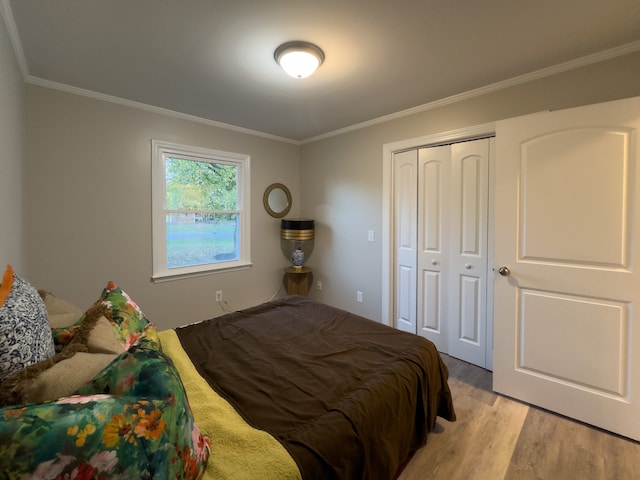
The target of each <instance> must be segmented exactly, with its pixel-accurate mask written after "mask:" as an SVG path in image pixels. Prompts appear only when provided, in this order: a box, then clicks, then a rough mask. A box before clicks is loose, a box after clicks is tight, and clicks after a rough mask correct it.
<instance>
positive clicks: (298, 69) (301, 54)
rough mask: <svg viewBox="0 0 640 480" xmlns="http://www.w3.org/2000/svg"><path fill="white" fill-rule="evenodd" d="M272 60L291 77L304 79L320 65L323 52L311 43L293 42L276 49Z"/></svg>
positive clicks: (322, 59)
mask: <svg viewBox="0 0 640 480" xmlns="http://www.w3.org/2000/svg"><path fill="white" fill-rule="evenodd" d="M273 58H275V59H276V62H277V63H278V65H280V66H281V67H282V68H283V69H284V71H285V72H287V73H288V74H289V75H291V76H292V77H295V78H305V77H308V76H309V75H311V74H312V73H313V72H315V71H316V68H318V67H319V66H320V65H321V64H322V62H323V61H324V52H323V51H322V50H321V49H320V47H318V46H316V45H314V44H313V43H309V42H303V41H295V42H287V43H283V44H282V45H280V46H279V47H278V48H276V51H275V52H274V54H273Z"/></svg>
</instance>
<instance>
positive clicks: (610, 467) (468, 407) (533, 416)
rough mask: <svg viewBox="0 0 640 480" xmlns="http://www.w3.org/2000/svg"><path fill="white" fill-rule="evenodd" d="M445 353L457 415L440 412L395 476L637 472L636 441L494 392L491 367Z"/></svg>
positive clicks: (628, 475)
mask: <svg viewBox="0 0 640 480" xmlns="http://www.w3.org/2000/svg"><path fill="white" fill-rule="evenodd" d="M442 358H443V359H444V361H445V363H446V364H447V366H448V367H449V386H450V387H451V391H452V394H453V401H454V406H455V408H456V415H457V417H458V419H457V421H455V422H447V421H446V420H442V419H441V418H438V422H437V425H436V429H435V431H434V432H432V433H431V434H429V438H428V439H427V444H426V445H425V446H424V447H423V448H421V449H420V450H418V452H416V454H415V455H414V457H413V458H412V459H411V461H410V462H409V463H408V464H407V466H406V468H405V469H404V470H403V472H402V473H401V474H400V476H399V477H398V480H427V479H433V480H458V479H460V480H573V479H576V480H578V479H579V480H636V479H640V443H638V442H634V441H631V440H628V439H626V438H623V437H619V436H616V435H613V434H611V433H608V432H605V431H602V430H599V429H596V428H593V427H590V426H588V425H585V424H582V423H580V422H576V421H573V420H571V419H568V418H566V417H562V416H559V415H556V414H553V413H550V412H548V411H545V410H541V409H539V408H536V407H531V406H529V405H527V404H524V403H521V402H518V401H515V400H513V399H510V398H507V397H504V396H502V395H497V394H495V393H493V391H492V390H491V384H492V375H491V372H489V371H487V370H484V369H482V368H478V367H476V366H474V365H470V364H468V363H466V362H462V361H460V360H457V359H455V358H452V357H449V356H447V355H442ZM629 421H635V422H637V421H640V419H637V418H636V419H629Z"/></svg>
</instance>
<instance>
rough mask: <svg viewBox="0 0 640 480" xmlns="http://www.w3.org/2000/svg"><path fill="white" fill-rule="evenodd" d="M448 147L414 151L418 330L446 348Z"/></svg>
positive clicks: (438, 345) (449, 166)
mask: <svg viewBox="0 0 640 480" xmlns="http://www.w3.org/2000/svg"><path fill="white" fill-rule="evenodd" d="M450 152H451V149H450V147H449V146H442V147H433V148H423V149H420V150H419V152H418V172H419V175H418V183H417V186H416V187H417V191H418V215H417V225H418V271H419V275H418V292H420V295H418V298H417V300H418V305H417V306H418V331H417V333H418V334H419V335H422V336H423V337H425V338H427V339H429V340H431V341H432V342H433V343H434V344H435V345H436V347H437V348H438V349H440V350H443V349H445V348H446V337H447V323H446V322H447V320H446V319H447V317H448V308H447V288H446V286H447V283H448V277H447V271H446V269H447V264H448V255H449V245H448V243H449V242H448V229H449V222H448V215H447V209H448V203H449V201H448V183H449V175H450V173H449V172H450V169H451V156H450Z"/></svg>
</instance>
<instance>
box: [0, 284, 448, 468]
mask: <svg viewBox="0 0 640 480" xmlns="http://www.w3.org/2000/svg"><path fill="white" fill-rule="evenodd" d="M96 305H97V306H98V307H100V308H99V311H98V312H97V313H95V312H94V313H92V314H91V315H87V312H89V311H91V309H90V310H89V311H87V312H85V313H84V314H83V315H82V317H81V318H80V319H79V320H77V321H75V322H73V323H72V324H71V325H69V326H63V327H57V328H53V337H54V343H56V346H57V348H58V350H60V348H62V350H64V349H65V348H69V347H68V346H69V345H76V347H75V348H76V349H77V348H80V347H78V346H77V345H78V344H79V343H82V344H83V345H84V344H86V343H87V338H89V337H90V336H91V335H92V333H91V332H93V336H94V337H95V336H96V334H95V332H97V329H95V328H94V327H91V328H93V330H92V329H91V328H89V329H85V330H88V331H89V334H87V332H86V331H84V333H82V332H83V331H82V330H81V328H82V327H81V326H82V325H83V324H87V323H88V318H89V317H91V318H94V317H96V316H97V317H99V318H100V319H102V318H107V319H108V320H109V323H110V324H111V326H112V327H113V328H114V329H115V334H116V337H117V338H118V340H119V342H120V343H119V346H118V347H117V348H116V350H115V351H114V352H113V353H112V355H115V356H114V357H113V358H112V359H111V360H110V362H109V363H108V365H107V366H106V367H104V368H103V369H101V370H100V371H99V372H98V373H97V374H95V372H94V374H93V376H92V377H91V378H90V379H89V380H85V381H84V382H83V383H82V385H81V386H80V387H77V386H76V387H74V390H72V391H71V392H69V395H66V396H61V397H60V398H55V399H48V400H47V399H36V400H38V401H35V402H34V401H32V400H34V398H30V397H29V395H28V394H26V393H25V392H26V390H24V388H26V387H24V382H22V383H20V382H18V384H19V385H22V386H21V387H20V388H22V389H23V390H20V389H18V391H19V392H18V393H22V394H23V397H22V403H20V402H18V404H15V405H6V403H5V406H4V407H3V408H2V409H0V414H1V416H0V444H2V445H3V447H0V449H4V452H3V451H0V458H4V460H0V467H1V468H0V469H2V471H7V472H11V473H12V474H13V473H15V474H16V478H19V475H23V474H25V473H29V474H33V472H35V471H36V470H38V469H40V471H43V468H44V469H45V470H46V468H45V467H51V466H52V465H54V466H55V467H56V468H57V470H56V471H59V473H60V477H59V478H62V476H63V475H64V474H72V473H73V472H74V471H75V472H76V473H77V472H78V471H79V470H78V469H79V468H80V466H81V465H85V464H90V466H91V467H92V468H98V467H97V466H96V465H98V466H99V467H100V468H103V470H102V471H101V472H100V473H101V474H102V475H103V476H104V477H105V478H126V472H129V474H130V472H132V471H135V469H139V470H138V471H142V472H145V473H144V475H141V478H145V477H147V478H201V477H203V478H210V479H246V478H261V479H270V478H273V479H274V480H276V479H277V480H285V479H289V478H290V479H304V480H308V479H323V480H326V479H334V478H335V479H350V478H358V479H386V478H389V479H392V478H395V477H396V476H397V474H398V472H399V471H400V469H401V467H402V465H403V464H404V463H405V462H406V461H407V460H408V459H409V458H410V456H411V455H412V454H413V452H414V451H415V450H416V449H418V448H419V447H420V446H422V445H423V444H424V443H425V441H426V437H427V434H428V432H429V431H431V429H432V428H433V427H434V426H435V422H436V417H437V416H440V417H442V418H445V419H447V420H449V421H453V420H455V412H454V408H453V404H452V399H451V394H450V391H449V388H448V385H447V369H446V366H445V365H444V363H443V362H442V360H441V359H440V356H439V355H438V352H437V351H436V349H435V348H434V346H433V344H431V343H430V342H428V341H426V340H425V339H423V338H421V337H418V336H416V335H411V334H407V333H404V332H400V331H398V330H395V329H392V328H390V327H387V326H384V325H381V324H379V323H376V322H373V321H371V320H367V319H365V318H362V317H359V316H357V315H354V314H351V313H348V312H345V311H343V310H339V309H336V308H333V307H330V306H328V305H324V304H320V303H317V302H314V301H312V300H310V299H308V298H305V297H296V296H293V297H285V298H283V299H278V300H274V301H271V302H267V303H264V304H262V305H258V306H255V307H251V308H248V309H245V310H242V311H239V312H234V313H230V314H227V315H224V316H222V317H218V318H214V319H210V320H205V321H202V322H198V323H195V324H191V325H187V326H184V327H179V328H176V329H173V330H166V331H162V332H156V331H155V329H154V327H153V324H152V323H151V322H149V321H148V319H146V317H144V314H143V313H142V311H141V310H140V308H139V307H138V306H137V305H136V304H135V302H134V301H133V300H131V298H130V297H129V296H128V295H126V294H125V293H124V292H123V291H122V290H121V289H119V288H118V287H117V286H116V285H115V284H113V283H112V282H109V284H108V287H107V288H106V289H105V290H104V291H103V293H102V295H101V297H100V298H99V300H98V301H97V302H96V304H94V306H93V307H92V308H94V310H95V308H96ZM93 323H96V321H95V320H93ZM96 324H97V323H96ZM78 332H80V333H78ZM111 335H112V334H111ZM111 335H109V336H111ZM79 338H80V340H78V339H79ZM94 343H95V338H94ZM65 345H66V346H65ZM119 348H122V351H120V350H118V349H119ZM90 350H91V349H89V350H88V351H87V350H83V351H82V353H84V354H86V355H91V354H95V353H92V352H91V351H90ZM56 355H59V353H56ZM73 358H75V356H73V355H72V356H71V357H70V358H66V359H65V360H63V361H62V362H58V363H64V362H66V361H69V360H73ZM58 363H56V364H58ZM139 365H142V366H145V365H146V367H145V368H140V367H139ZM27 368H31V367H27ZM18 373H20V372H18ZM13 375H14V376H15V375H17V373H14V374H13ZM162 375H164V376H162ZM18 376H19V375H18ZM10 378H11V377H10ZM30 381H32V380H30ZM6 383H7V382H6V379H5V380H3V381H2V384H1V385H0V387H3V386H5V384H6ZM9 383H11V382H9ZM157 384H162V385H157ZM1 389H2V388H0V390H1ZM14 390H15V388H14ZM56 395H58V393H56ZM116 400H117V401H116ZM109 402H110V403H109ZM114 402H115V403H114ZM145 402H151V403H149V404H147V403H145ZM105 404H107V405H108V408H106V407H105ZM69 405H73V407H69ZM140 405H142V407H141V406H140ZM136 408H138V409H139V411H140V414H139V415H138V414H137V413H136ZM145 409H146V410H145ZM51 412H55V415H52V413H51ZM96 412H101V413H98V414H97V413H96ZM105 412H106V413H105ZM123 412H124V413H126V412H133V414H132V417H131V418H132V420H131V422H130V425H128V426H129V427H130V428H128V429H126V428H121V430H118V429H115V430H114V428H113V423H114V422H115V420H116V419H120V418H121V417H123V415H124V413H123ZM165 412H166V421H163V419H164V415H165ZM83 415H84V416H83ZM154 415H156V417H154ZM69 416H71V417H69ZM74 416H75V417H74ZM76 417H77V418H76ZM69 418H71V420H69ZM96 418H97V419H103V420H104V422H105V424H107V423H109V422H110V425H111V427H112V428H111V429H110V430H109V428H108V426H106V425H100V424H99V423H98V422H96V420H95V419H96ZM143 418H144V423H143V421H142V419H143ZM27 419H28V420H27ZM34 419H37V420H38V422H41V423H38V422H35V421H34ZM43 419H46V422H47V423H42V422H43V421H44V420H43ZM88 419H89V420H88ZM91 419H93V420H91ZM25 422H26V423H29V422H30V423H29V425H35V424H38V425H40V427H39V428H40V434H41V436H42V435H44V436H49V437H51V438H54V437H56V436H57V437H56V438H58V439H59V440H57V442H56V443H55V446H52V445H47V446H43V445H42V444H41V442H40V443H39V442H37V440H36V437H35V436H34V433H33V432H34V430H33V429H31V430H29V429H27V430H25V428H24V424H25ZM135 422H138V423H135ZM160 424H161V425H162V429H160V428H159V427H158V425H160ZM89 425H91V428H89ZM140 425H142V427H144V428H142V427H140ZM120 427H122V425H120ZM30 428H31V427H30ZM161 430H162V431H161ZM107 431H108V432H109V434H110V435H111V436H110V437H108V436H107V433H106V432H107ZM25 432H26V433H25ZM83 432H84V433H83ZM120 433H122V435H128V436H127V437H126V438H125V437H124V436H123V437H122V438H118V437H117V435H119V434H120ZM81 434H82V435H83V436H81ZM114 436H115V437H114ZM155 437H157V438H155ZM106 438H109V439H110V440H111V444H110V445H107V443H109V442H105V439H106ZM118 440H121V441H120V443H118ZM92 442H93V443H92ZM154 442H155V443H154ZM134 444H135V445H134ZM107 447H109V448H107ZM120 447H121V448H122V449H128V450H129V451H128V452H120V450H119V448H120ZM134 447H135V449H134ZM56 449H57V450H56ZM34 451H35V452H34ZM20 452H22V454H23V455H21V458H22V460H21V461H20V462H18V461H13V460H9V461H8V460H7V458H13V457H15V456H16V454H17V453H20ZM25 452H28V455H24V453H25ZM131 452H133V453H131ZM162 452H165V454H167V452H168V453H169V454H168V456H167V455H165V457H163V456H162ZM176 452H177V453H176ZM3 453H5V454H7V453H9V454H10V455H11V456H8V455H4V456H3ZM107 455H111V457H108V458H109V459H110V463H109V462H106V461H105V458H107V457H106V456H107ZM27 457H28V459H27ZM167 458H170V460H167ZM61 459H62V460H61ZM64 459H67V460H66V461H67V463H66V464H64V461H63V460H64ZM71 459H73V460H71ZM96 459H98V460H100V461H97V460H96ZM125 459H126V460H125ZM91 462H93V463H91ZM135 462H137V464H136V465H133V463H135ZM154 462H156V463H157V462H163V463H162V464H161V466H160V467H158V466H154V465H155V463H154ZM121 463H126V465H124V466H123V465H120V464H121ZM107 464H108V465H107ZM43 465H44V467H43ZM74 468H75V470H73V469H74ZM127 468H129V470H127ZM140 469H141V470H140ZM145 469H146V470H145ZM118 475H120V477H118ZM42 478H45V477H42ZM47 478H58V477H56V476H50V477H47Z"/></svg>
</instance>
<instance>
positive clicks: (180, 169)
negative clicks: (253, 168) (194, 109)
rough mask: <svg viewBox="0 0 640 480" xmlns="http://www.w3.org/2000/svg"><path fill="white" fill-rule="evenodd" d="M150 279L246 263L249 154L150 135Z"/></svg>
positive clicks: (238, 265) (247, 260)
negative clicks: (151, 199)
mask: <svg viewBox="0 0 640 480" xmlns="http://www.w3.org/2000/svg"><path fill="white" fill-rule="evenodd" d="M152 178H153V185H152V197H153V201H152V210H153V212H152V215H153V279H154V280H158V279H170V278H172V277H179V276H183V275H190V274H202V273H205V272H212V271H219V270H229V269H235V268H241V267H248V266H249V265H251V255H250V242H249V240H250V234H249V192H250V189H249V178H250V177H249V156H247V155H240V154H236V153H228V152H219V151H217V150H209V149H204V148H198V147H190V146H186V145H178V144H174V143H166V142H159V141H157V140H153V141H152Z"/></svg>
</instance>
